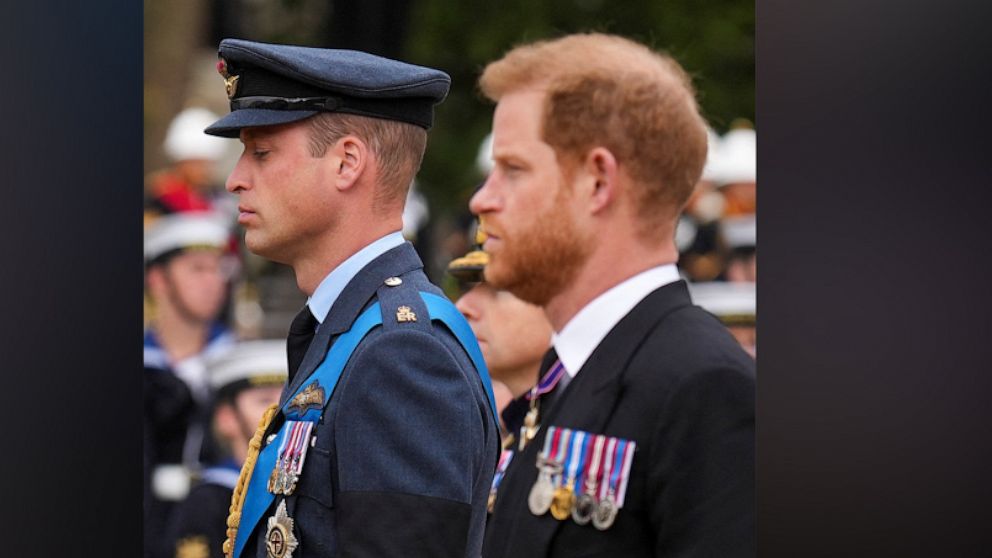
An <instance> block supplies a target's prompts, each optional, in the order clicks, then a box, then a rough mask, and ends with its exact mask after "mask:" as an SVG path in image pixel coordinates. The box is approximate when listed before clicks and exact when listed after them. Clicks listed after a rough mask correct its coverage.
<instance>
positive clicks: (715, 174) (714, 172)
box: [699, 126, 722, 182]
mask: <svg viewBox="0 0 992 558" xmlns="http://www.w3.org/2000/svg"><path fill="white" fill-rule="evenodd" d="M720 147H721V146H720V136H719V135H717V133H716V132H714V131H713V128H710V127H709V126H707V127H706V164H705V165H703V175H702V176H701V177H699V179H700V180H705V181H707V182H716V181H718V180H719V178H720V155H721V154H722V152H721V151H720Z"/></svg>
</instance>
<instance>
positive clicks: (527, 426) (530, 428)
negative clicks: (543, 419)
mask: <svg viewBox="0 0 992 558" xmlns="http://www.w3.org/2000/svg"><path fill="white" fill-rule="evenodd" d="M532 393H533V390H532ZM535 436H537V398H536V397H535V398H533V399H531V400H530V409H528V410H527V415H526V416H525V417H524V425H523V426H521V427H520V446H519V448H518V449H519V450H520V451H523V449H524V448H525V447H527V444H529V443H530V441H531V440H533V439H534V437H535Z"/></svg>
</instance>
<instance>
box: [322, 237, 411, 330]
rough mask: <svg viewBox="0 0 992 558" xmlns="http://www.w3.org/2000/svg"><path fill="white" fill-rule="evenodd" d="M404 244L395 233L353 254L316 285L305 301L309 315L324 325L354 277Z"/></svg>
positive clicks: (401, 238)
mask: <svg viewBox="0 0 992 558" xmlns="http://www.w3.org/2000/svg"><path fill="white" fill-rule="evenodd" d="M404 242H406V240H405V239H404V238H403V233H401V232H400V231H396V232H394V233H389V234H387V235H386V236H384V237H382V238H380V239H379V240H376V241H375V242H373V243H371V244H369V245H368V246H366V247H365V248H362V249H361V250H359V251H358V252H355V253H354V254H353V255H352V256H351V257H350V258H348V259H347V260H345V261H343V262H341V265H339V266H337V267H336V268H334V270H333V271H331V272H330V273H329V274H328V275H327V277H324V280H323V281H321V282H320V285H317V290H315V291H314V292H313V295H311V296H310V298H309V299H307V306H309V307H310V313H311V314H313V315H314V317H315V318H317V321H318V322H320V323H324V320H325V319H326V318H327V313H328V312H330V311H331V306H332V305H334V301H335V300H337V299H338V296H339V295H340V294H341V291H343V290H344V288H345V287H346V286H348V283H349V282H351V280H352V279H354V277H355V275H357V274H358V272H359V271H361V270H362V268H363V267H365V266H366V265H368V264H369V262H371V261H372V260H374V259H376V258H378V257H379V256H381V255H383V254H385V253H386V252H388V251H390V250H392V249H393V248H396V247H397V246H400V245H401V244H403V243H404Z"/></svg>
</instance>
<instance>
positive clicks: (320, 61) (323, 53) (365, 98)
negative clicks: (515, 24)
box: [204, 39, 451, 138]
mask: <svg viewBox="0 0 992 558" xmlns="http://www.w3.org/2000/svg"><path fill="white" fill-rule="evenodd" d="M218 55H219V56H220V61H219V62H218V68H217V69H218V71H219V72H220V73H221V75H222V76H223V77H224V82H225V86H226V87H227V94H228V97H229V98H230V99H231V112H230V113H229V114H228V115H227V116H225V117H223V118H221V119H220V120H218V121H217V122H214V123H213V124H212V125H210V126H209V127H208V128H207V129H206V130H204V132H206V133H207V134H210V135H214V136H222V137H231V138H234V137H238V134H239V132H240V130H241V128H246V127H249V126H272V125H275V124H286V123H289V122H296V121H298V120H303V119H305V118H309V117H311V116H313V115H315V114H317V113H319V112H342V113H348V114H358V115H362V116H371V117H375V118H385V119H387V120H398V121H400V122H408V123H410V124H415V125H417V126H420V127H422V128H425V129H427V128H430V127H431V124H432V123H433V121H434V105H436V104H438V103H440V102H441V101H443V100H444V97H445V96H446V95H447V94H448V87H449V86H450V85H451V78H450V77H449V76H448V74H446V73H444V72H442V71H440V70H435V69H433V68H426V67H423V66H416V65H413V64H407V63H406V62H399V61H397V60H391V59H389V58H383V57H381V56H376V55H374V54H368V53H366V52H359V51H355V50H339V49H325V48H311V47H301V46H290V45H275V44H267V43H257V42H253V41H245V40H241V39H224V40H223V41H221V43H220V48H219V50H218Z"/></svg>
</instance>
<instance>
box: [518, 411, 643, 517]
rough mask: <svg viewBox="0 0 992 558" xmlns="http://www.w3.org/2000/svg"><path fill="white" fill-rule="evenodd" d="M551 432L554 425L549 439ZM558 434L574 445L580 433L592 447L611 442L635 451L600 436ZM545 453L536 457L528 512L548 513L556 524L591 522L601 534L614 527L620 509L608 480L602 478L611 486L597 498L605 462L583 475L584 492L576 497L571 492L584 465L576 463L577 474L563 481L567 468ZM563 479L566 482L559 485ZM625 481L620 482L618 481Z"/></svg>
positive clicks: (630, 442) (616, 439)
mask: <svg viewBox="0 0 992 558" xmlns="http://www.w3.org/2000/svg"><path fill="white" fill-rule="evenodd" d="M554 431H555V427H554V426H552V427H550V428H549V429H548V433H547V439H548V440H550V439H551V437H552V436H553V435H554ZM561 431H562V435H563V436H568V435H569V434H571V436H570V437H569V438H570V440H571V441H572V442H573V443H574V441H575V440H576V436H575V434H582V435H583V436H582V437H583V438H586V439H588V440H589V441H590V445H592V446H595V447H601V446H605V445H609V441H610V440H613V442H614V443H613V447H614V448H618V447H620V445H621V442H622V443H623V445H626V444H629V445H630V448H629V450H628V451H630V452H633V450H634V444H635V443H634V442H633V441H625V440H620V439H618V438H610V437H608V436H603V435H601V434H597V435H593V434H588V433H584V432H581V431H578V430H576V431H571V430H569V429H566V428H562V429H561ZM548 453H550V452H548V451H547V446H546V448H545V451H543V452H542V453H541V455H539V456H538V458H537V468H538V471H539V472H538V476H537V481H535V482H534V486H533V487H531V490H530V494H529V495H528V497H527V506H528V507H529V508H530V511H531V513H533V514H534V515H537V516H541V515H544V514H545V513H547V512H548V511H550V512H551V516H552V517H554V518H555V519H557V520H558V521H564V520H566V519H568V518H569V517H571V518H572V521H574V522H576V523H577V524H579V525H587V524H589V523H590V522H591V523H592V524H593V526H594V527H595V528H597V529H599V530H601V531H605V530H606V529H609V528H610V527H611V526H612V525H613V522H614V521H616V518H617V513H618V512H619V511H620V507H619V505H618V504H617V493H618V489H617V488H616V487H614V486H612V483H610V480H609V479H603V480H605V481H606V482H607V483H608V484H609V485H610V486H608V487H607V492H606V495H605V497H604V498H602V499H600V498H598V497H597V494H598V493H599V489H598V488H599V484H600V479H599V478H597V477H598V476H599V475H600V474H603V472H604V470H605V461H604V464H603V465H602V466H600V463H599V462H598V461H599V460H596V461H595V463H594V464H593V466H592V469H594V470H590V472H589V473H590V474H588V475H586V478H585V482H584V486H583V488H584V490H583V491H582V493H581V494H578V495H576V494H575V489H574V486H575V484H576V483H575V476H581V475H582V473H583V470H584V469H585V465H586V463H579V464H578V466H577V469H578V471H577V472H574V473H572V474H571V475H569V477H568V478H567V479H566V477H565V475H564V474H563V473H564V472H565V467H566V465H565V464H564V461H565V460H564V459H563V458H558V459H555V457H554V456H550V455H548ZM595 453H597V452H595V451H594V452H593V454H595ZM570 454H572V451H570V449H566V451H565V456H568V455H570ZM610 461H611V462H612V461H614V459H613V456H610ZM611 476H612V475H611ZM563 480H564V481H565V482H562V481H563ZM625 480H626V479H621V482H623V481H625ZM624 489H626V487H624Z"/></svg>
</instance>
